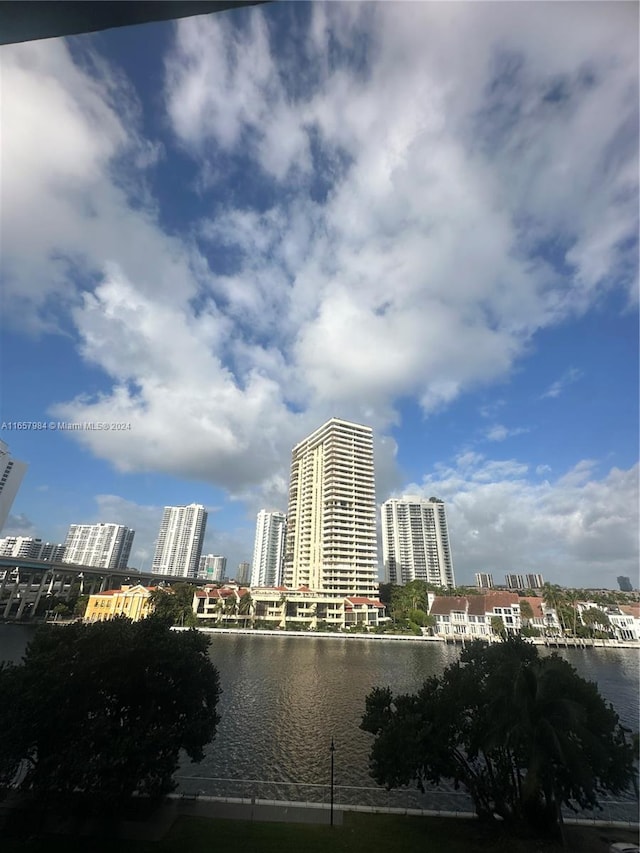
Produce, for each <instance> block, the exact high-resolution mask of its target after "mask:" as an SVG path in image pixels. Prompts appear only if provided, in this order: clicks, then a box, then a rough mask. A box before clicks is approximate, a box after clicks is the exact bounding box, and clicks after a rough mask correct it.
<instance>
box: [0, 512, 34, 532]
mask: <svg viewBox="0 0 640 853" xmlns="http://www.w3.org/2000/svg"><path fill="white" fill-rule="evenodd" d="M1 535H2V538H4V537H5V536H33V537H36V536H37V535H38V534H37V533H36V526H35V524H34V523H33V522H32V521H31V519H29V518H27V516H26V515H25V514H24V513H20V515H11V514H9V517H8V518H7V520H6V522H5V525H4V527H3V528H2V534H1Z"/></svg>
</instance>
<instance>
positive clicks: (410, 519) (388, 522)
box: [381, 496, 455, 588]
mask: <svg viewBox="0 0 640 853" xmlns="http://www.w3.org/2000/svg"><path fill="white" fill-rule="evenodd" d="M381 516H382V552H383V559H384V570H385V578H386V581H387V583H393V584H398V585H401V586H403V585H404V584H407V583H410V582H411V581H414V580H422V581H427V582H428V583H432V584H435V585H437V586H443V587H449V588H451V587H454V586H455V577H454V573H453V560H452V558H451V546H450V544H449V528H448V525H447V516H446V512H445V507H444V502H443V501H441V500H439V499H438V498H429V499H428V500H425V499H424V498H419V497H412V496H405V497H402V498H391V499H390V500H388V501H385V503H383V504H382V507H381Z"/></svg>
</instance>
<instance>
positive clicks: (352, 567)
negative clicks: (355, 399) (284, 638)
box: [284, 418, 378, 598]
mask: <svg viewBox="0 0 640 853" xmlns="http://www.w3.org/2000/svg"><path fill="white" fill-rule="evenodd" d="M287 518H288V520H287V534H286V547H285V565H284V584H285V586H288V587H300V586H308V587H309V588H310V589H312V590H317V591H321V592H326V593H332V594H335V595H336V596H368V597H372V598H377V596H378V577H377V576H378V553H377V541H376V497H375V481H374V471H373V431H372V429H371V427H368V426H362V425H360V424H354V423H350V422H349V421H343V420H340V419H339V418H331V420H329V421H327V423H325V424H324V425H323V426H321V427H320V428H319V429H317V430H316V431H315V432H313V433H312V434H311V435H310V436H309V437H308V438H305V439H304V441H301V442H300V444H297V445H296V446H295V447H294V448H293V452H292V459H291V482H290V486H289V511H288V514H287Z"/></svg>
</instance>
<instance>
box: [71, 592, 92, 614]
mask: <svg viewBox="0 0 640 853" xmlns="http://www.w3.org/2000/svg"><path fill="white" fill-rule="evenodd" d="M88 603H89V596H88V595H86V594H83V595H79V596H78V598H77V599H76V603H75V605H74V607H73V613H74V616H84V614H85V611H86V609H87V604H88Z"/></svg>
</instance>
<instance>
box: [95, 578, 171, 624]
mask: <svg viewBox="0 0 640 853" xmlns="http://www.w3.org/2000/svg"><path fill="white" fill-rule="evenodd" d="M154 589H155V587H147V586H142V585H141V584H136V586H123V587H122V589H108V590H105V591H104V592H97V593H95V594H94V595H90V596H89V601H88V602H87V608H86V610H85V612H84V621H85V622H104V621H106V620H107V619H113V618H114V617H115V616H126V617H127V619H132V620H133V621H134V622H137V621H138V620H139V619H145V618H146V617H147V616H149V615H150V613H151V612H152V609H153V608H152V605H151V593H152V592H153V590H154Z"/></svg>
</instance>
